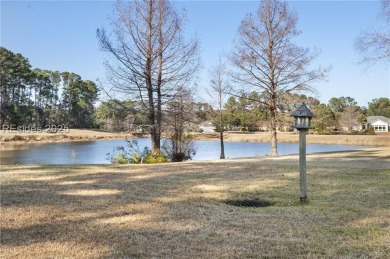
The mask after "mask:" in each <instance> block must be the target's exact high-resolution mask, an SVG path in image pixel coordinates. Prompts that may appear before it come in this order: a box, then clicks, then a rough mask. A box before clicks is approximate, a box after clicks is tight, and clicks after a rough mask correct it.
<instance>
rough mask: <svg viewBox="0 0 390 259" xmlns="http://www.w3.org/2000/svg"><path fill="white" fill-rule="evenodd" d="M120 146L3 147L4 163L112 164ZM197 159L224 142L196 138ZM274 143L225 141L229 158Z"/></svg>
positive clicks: (287, 147)
mask: <svg viewBox="0 0 390 259" xmlns="http://www.w3.org/2000/svg"><path fill="white" fill-rule="evenodd" d="M138 145H139V147H144V146H150V139H146V138H140V139H138ZM116 146H126V141H125V140H98V141H89V142H69V143H49V144H28V145H13V146H2V147H1V149H0V157H1V164H3V165H4V164H109V163H110V161H109V160H108V159H107V153H112V152H113V150H114V148H115V147H116ZM196 147H197V152H196V155H195V157H194V158H193V160H212V159H219V154H220V142H218V141H196ZM361 148H365V147H362V146H343V145H322V144H308V145H307V148H306V151H307V153H316V152H329V151H342V150H355V149H361ZM270 149H271V144H270V143H263V142H256V143H255V142H225V156H226V158H238V157H255V156H266V155H269V153H270ZM278 152H279V155H287V154H298V152H299V151H298V144H286V143H279V144H278Z"/></svg>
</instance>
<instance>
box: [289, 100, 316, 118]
mask: <svg viewBox="0 0 390 259" xmlns="http://www.w3.org/2000/svg"><path fill="white" fill-rule="evenodd" d="M291 116H294V117H310V118H312V117H313V113H312V112H311V111H310V109H309V108H307V106H306V104H305V103H302V105H301V106H300V107H299V108H298V109H297V110H296V111H294V112H293V113H291Z"/></svg>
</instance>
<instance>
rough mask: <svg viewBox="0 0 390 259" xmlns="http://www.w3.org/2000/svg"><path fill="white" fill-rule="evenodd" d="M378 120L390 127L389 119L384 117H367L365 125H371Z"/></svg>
mask: <svg viewBox="0 0 390 259" xmlns="http://www.w3.org/2000/svg"><path fill="white" fill-rule="evenodd" d="M378 120H380V121H383V122H385V123H387V124H389V125H390V119H389V118H387V117H385V116H368V117H367V123H369V124H372V123H374V122H376V121H378Z"/></svg>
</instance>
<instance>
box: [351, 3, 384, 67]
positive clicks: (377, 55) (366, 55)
mask: <svg viewBox="0 0 390 259" xmlns="http://www.w3.org/2000/svg"><path fill="white" fill-rule="evenodd" d="M381 18H382V19H383V20H384V22H385V24H386V27H385V28H386V29H385V30H382V31H380V30H376V29H371V30H367V31H366V32H364V33H362V34H361V35H360V36H359V37H358V38H357V39H356V41H355V47H356V49H357V51H358V52H359V53H360V54H361V55H362V59H361V63H365V64H368V65H373V64H376V63H378V62H385V63H387V64H388V62H390V0H382V9H381Z"/></svg>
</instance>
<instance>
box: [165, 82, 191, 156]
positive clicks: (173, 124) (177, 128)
mask: <svg viewBox="0 0 390 259" xmlns="http://www.w3.org/2000/svg"><path fill="white" fill-rule="evenodd" d="M192 95H193V94H192V93H191V92H190V91H188V90H184V89H182V90H181V91H179V92H178V93H177V95H176V96H175V99H173V100H172V101H171V102H169V103H168V105H167V110H166V113H165V114H164V115H165V117H166V118H165V122H166V128H167V129H168V130H167V131H168V132H169V133H168V135H167V136H168V138H167V139H166V140H164V144H163V150H164V151H165V153H166V154H167V155H168V157H169V159H170V160H171V161H172V162H182V161H185V160H189V159H191V158H192V157H193V156H194V155H195V153H196V147H195V143H194V142H193V138H192V135H190V134H187V131H188V130H189V129H190V128H191V125H192V122H193V120H194V119H193V118H194V117H195V103H194V102H193V100H192Z"/></svg>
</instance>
